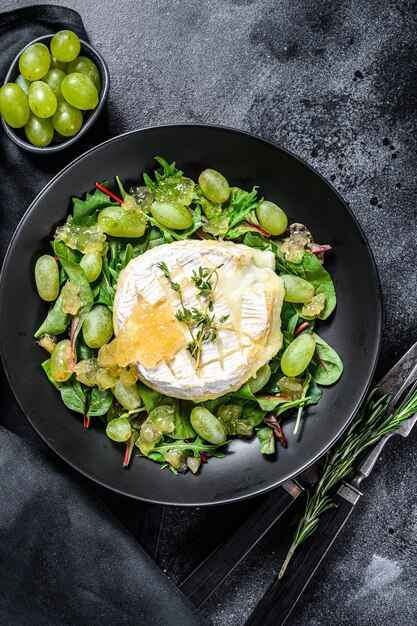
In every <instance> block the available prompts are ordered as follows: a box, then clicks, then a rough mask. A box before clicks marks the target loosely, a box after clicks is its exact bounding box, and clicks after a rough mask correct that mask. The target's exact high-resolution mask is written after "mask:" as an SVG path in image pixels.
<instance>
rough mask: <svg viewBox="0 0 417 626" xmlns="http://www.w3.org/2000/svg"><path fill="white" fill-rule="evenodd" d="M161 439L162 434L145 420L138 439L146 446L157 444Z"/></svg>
mask: <svg viewBox="0 0 417 626" xmlns="http://www.w3.org/2000/svg"><path fill="white" fill-rule="evenodd" d="M161 438H162V433H161V431H160V430H159V428H157V427H156V426H155V424H153V423H152V422H151V421H150V420H149V419H147V420H145V421H144V422H143V424H142V426H141V428H140V436H139V439H140V440H141V441H143V442H144V443H147V444H154V445H155V443H157V442H158V441H159V440H160V439H161Z"/></svg>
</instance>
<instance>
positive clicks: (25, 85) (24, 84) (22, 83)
mask: <svg viewBox="0 0 417 626" xmlns="http://www.w3.org/2000/svg"><path fill="white" fill-rule="evenodd" d="M14 82H15V83H16V85H19V87H21V89H23V91H24V92H25V94H26V95H28V93H29V87H30V80H26V78H25V77H24V76H23V75H22V74H19V76H18V77H17V78H16V80H15V81H14Z"/></svg>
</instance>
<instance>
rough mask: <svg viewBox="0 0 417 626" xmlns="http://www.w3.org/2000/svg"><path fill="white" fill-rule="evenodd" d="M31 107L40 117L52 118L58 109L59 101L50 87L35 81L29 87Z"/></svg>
mask: <svg viewBox="0 0 417 626" xmlns="http://www.w3.org/2000/svg"><path fill="white" fill-rule="evenodd" d="M28 100H29V106H30V108H31V111H32V113H34V114H35V115H37V116H38V117H51V116H52V115H53V114H54V113H55V111H56V107H57V99H56V97H55V94H54V92H53V91H52V89H51V88H50V86H49V85H47V84H46V83H43V82H42V81H41V80H35V82H33V83H32V84H31V86H30V87H29V95H28Z"/></svg>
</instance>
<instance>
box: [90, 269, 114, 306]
mask: <svg viewBox="0 0 417 626" xmlns="http://www.w3.org/2000/svg"><path fill="white" fill-rule="evenodd" d="M113 282H115V281H114V279H113V277H112V275H111V273H110V270H109V265H108V260H107V257H103V269H102V271H101V274H100V277H99V279H98V282H97V284H96V285H95V287H94V290H93V292H92V294H93V298H94V302H95V304H105V305H106V306H108V307H109V308H110V309H111V310H113V301H114V294H115V293H116V291H115V289H114V287H113Z"/></svg>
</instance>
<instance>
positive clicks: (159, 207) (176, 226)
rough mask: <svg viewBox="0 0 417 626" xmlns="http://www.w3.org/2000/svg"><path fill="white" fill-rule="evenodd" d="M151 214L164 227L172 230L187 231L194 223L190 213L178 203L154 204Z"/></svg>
mask: <svg viewBox="0 0 417 626" xmlns="http://www.w3.org/2000/svg"><path fill="white" fill-rule="evenodd" d="M151 213H152V217H153V218H154V219H156V220H157V221H158V222H159V223H160V224H161V225H162V226H165V227H166V228H172V230H185V229H186V228H189V227H190V226H192V223H193V218H192V215H191V213H190V211H189V210H188V209H187V208H186V207H185V206H183V205H182V204H178V203H177V202H175V203H174V202H153V203H152V206H151Z"/></svg>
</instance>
